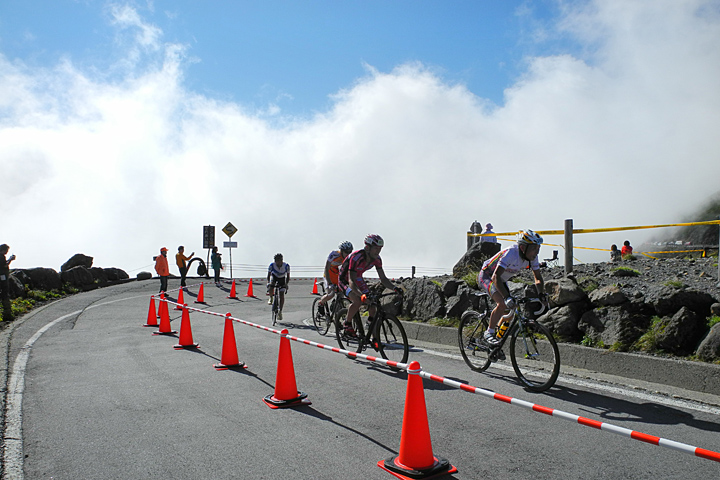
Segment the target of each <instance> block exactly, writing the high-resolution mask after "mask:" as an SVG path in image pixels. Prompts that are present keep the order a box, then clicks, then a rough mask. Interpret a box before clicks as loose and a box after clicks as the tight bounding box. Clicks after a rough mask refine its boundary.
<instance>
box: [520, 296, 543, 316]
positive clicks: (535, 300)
mask: <svg viewBox="0 0 720 480" xmlns="http://www.w3.org/2000/svg"><path fill="white" fill-rule="evenodd" d="M515 303H516V304H518V305H520V304H523V303H539V304H540V310H538V311H536V312H533V314H534V315H540V314H542V313H543V312H544V311H545V310H547V304H546V303H545V301H543V299H541V298H538V297H525V298H519V299H516V300H515Z"/></svg>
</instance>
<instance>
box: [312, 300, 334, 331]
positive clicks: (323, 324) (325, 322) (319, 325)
mask: <svg viewBox="0 0 720 480" xmlns="http://www.w3.org/2000/svg"><path fill="white" fill-rule="evenodd" d="M319 301H320V297H317V298H316V299H315V300H313V304H312V320H313V325H315V330H317V331H318V333H319V334H320V335H325V334H326V333H327V332H328V329H329V328H330V320H329V319H328V318H327V315H319V314H318V302H319ZM325 308H326V311H327V308H328V305H326V306H325Z"/></svg>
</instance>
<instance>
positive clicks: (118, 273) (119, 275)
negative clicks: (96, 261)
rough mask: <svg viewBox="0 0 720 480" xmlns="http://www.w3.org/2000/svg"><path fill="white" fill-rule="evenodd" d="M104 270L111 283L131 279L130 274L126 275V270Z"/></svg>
mask: <svg viewBox="0 0 720 480" xmlns="http://www.w3.org/2000/svg"><path fill="white" fill-rule="evenodd" d="M103 270H105V275H106V276H107V279H108V281H109V282H114V281H116V280H126V279H128V278H130V277H129V276H128V274H127V273H125V270H121V269H119V268H104V269H103Z"/></svg>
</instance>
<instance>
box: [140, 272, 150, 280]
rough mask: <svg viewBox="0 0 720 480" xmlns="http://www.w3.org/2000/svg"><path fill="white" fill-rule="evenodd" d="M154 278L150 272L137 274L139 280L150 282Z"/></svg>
mask: <svg viewBox="0 0 720 480" xmlns="http://www.w3.org/2000/svg"><path fill="white" fill-rule="evenodd" d="M151 278H152V273H150V272H140V273H138V274H137V279H138V280H150V279H151Z"/></svg>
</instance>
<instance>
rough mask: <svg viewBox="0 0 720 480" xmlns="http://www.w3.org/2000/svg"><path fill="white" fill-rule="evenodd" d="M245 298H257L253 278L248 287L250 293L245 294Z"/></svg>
mask: <svg viewBox="0 0 720 480" xmlns="http://www.w3.org/2000/svg"><path fill="white" fill-rule="evenodd" d="M245 296H246V297H252V298H256V297H255V294H254V293H253V288H252V278H251V279H250V284H249V285H248V291H247V293H246V294H245Z"/></svg>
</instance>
